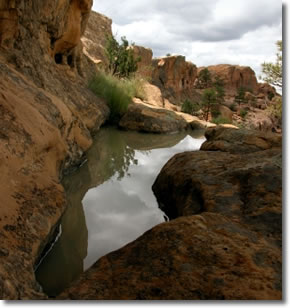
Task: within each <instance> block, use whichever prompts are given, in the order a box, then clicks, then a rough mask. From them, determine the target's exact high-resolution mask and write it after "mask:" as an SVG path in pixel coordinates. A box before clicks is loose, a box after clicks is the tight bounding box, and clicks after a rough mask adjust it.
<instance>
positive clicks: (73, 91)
mask: <svg viewBox="0 0 290 308" xmlns="http://www.w3.org/2000/svg"><path fill="white" fill-rule="evenodd" d="M91 5H92V1H82V0H79V1H76V0H73V1H69V0H67V1H66V0H63V1H56V0H55V1H54V0H50V1H0V45H1V46H0V153H1V154H0V155H1V159H0V161H1V162H0V164H1V183H2V185H1V187H0V238H1V245H0V246H1V247H0V298H1V299H36V298H45V297H46V296H45V294H43V293H42V292H41V290H40V287H39V285H38V283H37V282H36V280H35V277H34V267H35V265H36V263H37V262H38V261H39V256H40V254H41V252H42V250H43V248H44V246H45V245H46V243H48V242H49V241H50V239H51V235H52V234H53V232H54V228H55V225H56V223H57V222H58V220H59V219H60V217H61V215H62V213H63V211H64V210H65V207H66V200H65V195H64V191H63V187H62V186H61V185H60V178H61V176H62V173H63V172H64V171H65V170H66V171H67V170H69V168H70V167H72V166H73V165H78V164H79V163H80V162H81V161H82V159H83V154H84V152H85V151H86V150H87V149H88V148H89V146H90V145H91V143H92V138H91V133H94V132H96V131H97V130H98V129H99V127H100V126H101V125H102V124H103V123H104V121H105V120H106V119H107V117H108V113H109V111H108V108H107V106H106V104H105V103H104V102H103V101H102V100H100V99H98V98H97V97H95V96H94V95H93V94H92V92H91V91H89V90H88V88H87V78H88V77H89V74H90V73H91V72H90V71H89V70H88V71H86V70H85V69H84V68H86V66H83V64H86V63H87V61H88V60H86V58H85V57H84V56H83V55H82V53H81V49H80V36H81V34H82V33H83V32H84V29H85V25H86V22H87V19H88V16H89V12H90V8H91ZM3 16H4V17H3ZM9 29H10V30H9ZM12 30H13V31H14V30H15V31H14V32H13V31H12ZM81 75H83V76H84V77H85V78H83V77H82V76H81Z"/></svg>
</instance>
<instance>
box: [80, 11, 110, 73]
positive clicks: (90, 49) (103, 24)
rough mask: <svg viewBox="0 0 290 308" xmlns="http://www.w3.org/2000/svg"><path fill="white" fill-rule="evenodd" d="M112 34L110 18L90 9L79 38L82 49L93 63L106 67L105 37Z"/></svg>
mask: <svg viewBox="0 0 290 308" xmlns="http://www.w3.org/2000/svg"><path fill="white" fill-rule="evenodd" d="M110 36H112V20H111V19H110V18H108V17H106V16H104V15H102V14H99V13H97V12H94V11H92V12H91V14H90V17H89V20H88V24H87V27H86V30H85V32H84V35H83V37H82V39H81V41H82V43H83V51H84V54H85V55H86V56H88V57H89V58H90V59H91V60H92V61H93V62H94V63H96V64H98V65H100V64H102V66H103V67H104V68H106V67H107V66H108V59H107V56H106V51H105V48H106V42H107V37H110Z"/></svg>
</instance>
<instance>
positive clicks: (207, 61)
mask: <svg viewBox="0 0 290 308" xmlns="http://www.w3.org/2000/svg"><path fill="white" fill-rule="evenodd" d="M93 10H94V11H97V12H99V13H102V14H104V15H106V16H108V17H110V18H111V19H112V20H113V25H112V27H113V34H115V35H116V36H117V37H121V36H126V37H127V39H128V40H129V41H131V42H134V43H135V44H136V45H141V46H144V47H149V48H151V49H152V51H153V56H154V57H162V56H166V54H169V53H170V54H172V55H175V54H178V55H184V56H186V59H187V60H188V61H191V62H193V63H194V64H196V65H197V66H208V65H214V64H227V63H228V64H238V65H245V66H250V67H252V68H253V69H254V70H255V72H256V74H257V76H259V75H260V73H261V63H263V62H264V61H266V62H275V59H276V52H277V48H276V45H275V42H276V41H277V40H280V39H282V1H279V0H138V1H136V0H124V1H117V0H95V1H94V4H93Z"/></svg>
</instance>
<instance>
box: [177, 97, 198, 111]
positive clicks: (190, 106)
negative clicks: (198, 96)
mask: <svg viewBox="0 0 290 308" xmlns="http://www.w3.org/2000/svg"><path fill="white" fill-rule="evenodd" d="M199 109H200V107H199V105H198V104H197V103H193V102H191V101H190V100H189V99H186V100H185V101H184V102H183V104H182V106H181V112H185V113H188V114H193V113H194V112H196V111H198V110H199Z"/></svg>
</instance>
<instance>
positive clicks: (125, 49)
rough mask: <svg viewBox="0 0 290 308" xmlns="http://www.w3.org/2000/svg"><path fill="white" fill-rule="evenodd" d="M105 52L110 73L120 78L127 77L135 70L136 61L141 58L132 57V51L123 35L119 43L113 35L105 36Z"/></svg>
mask: <svg viewBox="0 0 290 308" xmlns="http://www.w3.org/2000/svg"><path fill="white" fill-rule="evenodd" d="M132 45H134V44H132ZM106 54H107V57H108V60H109V69H110V72H111V74H112V75H116V76H118V77H120V78H122V77H125V78H127V77H129V76H130V75H131V74H132V73H134V72H136V71H137V68H138V66H137V63H138V62H139V61H140V60H141V58H140V57H138V58H135V57H134V51H133V49H132V48H130V46H129V42H128V40H127V39H126V37H125V36H123V37H121V44H119V43H118V41H117V40H116V39H115V37H114V36H109V37H108V38H107V44H106Z"/></svg>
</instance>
